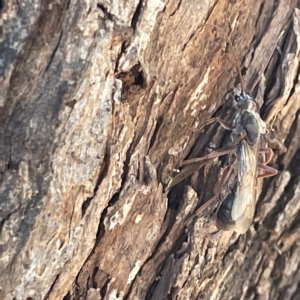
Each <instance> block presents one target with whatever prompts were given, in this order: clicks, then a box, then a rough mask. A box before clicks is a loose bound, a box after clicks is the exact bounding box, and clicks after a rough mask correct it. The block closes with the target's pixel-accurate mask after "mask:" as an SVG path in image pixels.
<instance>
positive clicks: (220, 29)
mask: <svg viewBox="0 0 300 300" xmlns="http://www.w3.org/2000/svg"><path fill="white" fill-rule="evenodd" d="M205 26H211V27H214V28H216V29H218V30H219V31H220V32H221V33H222V34H223V35H224V36H225V37H226V39H227V42H228V43H229V44H230V47H231V48H232V51H233V55H234V59H235V63H236V68H237V71H238V75H239V78H240V84H241V93H242V95H243V94H244V91H245V90H244V81H243V76H242V71H241V68H240V64H239V61H238V59H237V55H236V52H235V50H234V47H233V45H232V42H231V40H230V38H229V36H228V35H227V33H226V32H225V31H224V30H223V29H222V28H221V27H219V26H217V25H214V24H204V25H202V27H205Z"/></svg>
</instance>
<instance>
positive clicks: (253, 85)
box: [249, 31, 284, 93]
mask: <svg viewBox="0 0 300 300" xmlns="http://www.w3.org/2000/svg"><path fill="white" fill-rule="evenodd" d="M283 34H284V31H281V33H280V35H279V37H278V38H277V40H276V43H275V45H274V47H273V49H272V52H271V54H270V57H269V59H268V60H267V62H266V64H265V65H264V67H263V68H262V69H261V70H260V72H259V73H258V76H257V78H256V80H255V81H254V82H253V84H252V86H251V88H250V90H249V92H250V93H252V92H253V90H254V89H255V87H256V85H257V84H258V82H259V81H260V79H261V76H262V74H263V73H264V72H265V70H266V68H267V66H268V64H269V62H270V60H271V58H272V56H273V53H274V51H275V49H276V47H277V44H278V41H279V40H280V38H281V37H282V35H283Z"/></svg>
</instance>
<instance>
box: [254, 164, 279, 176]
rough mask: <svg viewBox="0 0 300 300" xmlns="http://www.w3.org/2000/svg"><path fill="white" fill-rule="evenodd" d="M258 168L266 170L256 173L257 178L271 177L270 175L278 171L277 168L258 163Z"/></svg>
mask: <svg viewBox="0 0 300 300" xmlns="http://www.w3.org/2000/svg"><path fill="white" fill-rule="evenodd" d="M258 168H260V169H263V170H264V171H266V173H264V174H259V175H257V178H267V177H272V176H275V175H276V174H277V172H278V170H276V169H274V168H272V167H270V166H266V165H264V164H258Z"/></svg>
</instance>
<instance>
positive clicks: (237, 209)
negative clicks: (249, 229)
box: [231, 140, 258, 226]
mask: <svg viewBox="0 0 300 300" xmlns="http://www.w3.org/2000/svg"><path fill="white" fill-rule="evenodd" d="M257 153H258V145H255V147H253V148H252V147H250V146H249V144H248V143H247V142H246V141H245V140H243V141H241V143H240V145H239V147H238V149H237V162H238V171H237V172H238V181H237V190H236V197H235V201H234V203H233V206H232V212H231V217H232V220H234V221H237V220H239V219H240V218H247V219H250V220H251V222H252V219H253V216H254V211H255V204H256V199H255V183H256V176H257ZM249 226H250V225H249Z"/></svg>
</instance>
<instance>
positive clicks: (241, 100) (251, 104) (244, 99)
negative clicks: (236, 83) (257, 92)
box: [234, 89, 259, 112]
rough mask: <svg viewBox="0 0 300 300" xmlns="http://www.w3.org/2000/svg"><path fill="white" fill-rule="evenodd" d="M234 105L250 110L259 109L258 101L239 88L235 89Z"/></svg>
mask: <svg viewBox="0 0 300 300" xmlns="http://www.w3.org/2000/svg"><path fill="white" fill-rule="evenodd" d="M234 105H235V106H236V108H237V109H245V110H250V111H255V112H257V111H258V107H259V106H258V104H257V103H256V101H255V100H254V99H253V98H252V97H251V96H250V95H248V94H246V93H245V92H242V91H241V90H239V89H234Z"/></svg>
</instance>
